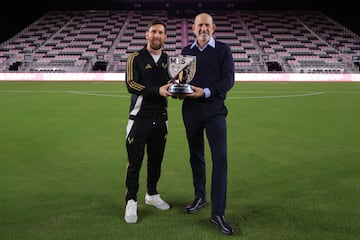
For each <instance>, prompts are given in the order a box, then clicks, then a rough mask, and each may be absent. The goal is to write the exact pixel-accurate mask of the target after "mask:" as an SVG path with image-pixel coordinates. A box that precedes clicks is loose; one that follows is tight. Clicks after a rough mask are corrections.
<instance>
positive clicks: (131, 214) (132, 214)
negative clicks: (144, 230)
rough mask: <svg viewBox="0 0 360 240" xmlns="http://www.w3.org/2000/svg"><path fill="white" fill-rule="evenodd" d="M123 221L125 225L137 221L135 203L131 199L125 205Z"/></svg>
mask: <svg viewBox="0 0 360 240" xmlns="http://www.w3.org/2000/svg"><path fill="white" fill-rule="evenodd" d="M124 219H125V222H127V223H136V221H137V202H135V201H134V200H132V199H131V200H129V201H128V202H127V204H126V209H125V216H124Z"/></svg>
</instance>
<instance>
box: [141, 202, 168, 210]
mask: <svg viewBox="0 0 360 240" xmlns="http://www.w3.org/2000/svg"><path fill="white" fill-rule="evenodd" d="M145 203H146V204H147V205H149V206H153V207H156V208H157V209H160V210H169V209H170V207H167V208H158V207H157V206H155V205H154V204H152V203H151V202H148V201H145Z"/></svg>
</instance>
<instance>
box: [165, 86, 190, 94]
mask: <svg viewBox="0 0 360 240" xmlns="http://www.w3.org/2000/svg"><path fill="white" fill-rule="evenodd" d="M169 92H170V93H174V94H189V93H193V92H194V91H193V90H192V89H191V86H190V85H189V84H176V85H172V86H170V87H169Z"/></svg>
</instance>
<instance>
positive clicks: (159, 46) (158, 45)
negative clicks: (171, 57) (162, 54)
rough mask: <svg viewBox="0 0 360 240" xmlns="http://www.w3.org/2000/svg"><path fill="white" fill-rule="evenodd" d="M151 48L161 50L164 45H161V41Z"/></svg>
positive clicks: (152, 44) (151, 45)
mask: <svg viewBox="0 0 360 240" xmlns="http://www.w3.org/2000/svg"><path fill="white" fill-rule="evenodd" d="M150 47H151V48H152V49H154V50H159V49H160V48H161V47H162V45H161V43H160V41H159V44H157V43H154V42H152V43H151V44H150Z"/></svg>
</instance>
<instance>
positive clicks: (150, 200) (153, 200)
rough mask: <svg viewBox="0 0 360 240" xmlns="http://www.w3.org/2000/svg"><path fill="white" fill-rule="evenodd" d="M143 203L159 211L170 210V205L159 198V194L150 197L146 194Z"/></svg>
mask: <svg viewBox="0 0 360 240" xmlns="http://www.w3.org/2000/svg"><path fill="white" fill-rule="evenodd" d="M145 203H146V204H147V205H151V206H154V207H156V208H158V209H161V210H167V209H169V208H170V205H169V204H168V203H167V202H165V201H164V200H162V199H161V198H160V194H156V195H151V196H150V195H149V194H148V193H146V195H145Z"/></svg>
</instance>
